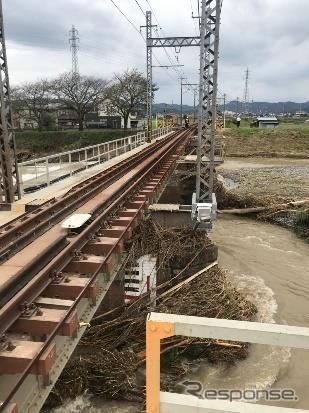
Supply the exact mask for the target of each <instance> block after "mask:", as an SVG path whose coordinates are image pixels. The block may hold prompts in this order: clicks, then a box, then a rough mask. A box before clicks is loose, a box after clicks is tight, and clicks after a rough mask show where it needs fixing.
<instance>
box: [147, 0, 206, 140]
mask: <svg viewBox="0 0 309 413" xmlns="http://www.w3.org/2000/svg"><path fill="white" fill-rule="evenodd" d="M203 1H204V0H203ZM143 27H146V50H147V125H148V132H147V133H148V135H147V140H148V141H151V136H152V133H151V128H152V124H151V120H152V99H153V96H152V68H153V66H152V48H154V47H161V48H162V47H163V48H167V47H172V48H177V49H180V48H182V47H190V46H199V45H200V38H199V37H152V28H153V27H157V26H155V25H153V24H152V13H151V11H146V26H141V28H143Z"/></svg>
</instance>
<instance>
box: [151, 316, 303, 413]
mask: <svg viewBox="0 0 309 413" xmlns="http://www.w3.org/2000/svg"><path fill="white" fill-rule="evenodd" d="M174 335H176V336H187V337H200V338H212V339H221V340H232V341H237V342H243V343H248V342H249V343H256V344H266V345H271V346H282V347H294V348H301V349H309V328H305V327H291V326H287V325H278V324H266V323H254V322H247V321H235V320H225V319H215V318H203V317H192V316H184V315H176V314H164V313H151V314H149V316H148V320H147V324H146V412H147V413H175V412H178V413H191V412H192V413H193V412H194V413H202V412H203V411H205V412H207V413H209V412H213V413H215V412H217V413H219V412H220V413H301V412H302V413H304V412H309V410H302V409H293V408H283V407H273V406H266V405H260V404H250V403H242V402H234V401H231V402H230V401H223V400H209V399H200V398H198V397H195V396H189V395H184V394H175V393H166V392H160V341H161V340H162V339H164V338H168V337H172V336H174Z"/></svg>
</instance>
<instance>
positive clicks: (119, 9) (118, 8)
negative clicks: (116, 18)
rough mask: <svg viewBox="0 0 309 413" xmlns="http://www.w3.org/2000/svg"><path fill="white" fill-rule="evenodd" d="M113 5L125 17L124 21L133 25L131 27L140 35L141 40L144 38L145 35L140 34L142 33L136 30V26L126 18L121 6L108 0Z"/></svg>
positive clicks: (112, 0)
mask: <svg viewBox="0 0 309 413" xmlns="http://www.w3.org/2000/svg"><path fill="white" fill-rule="evenodd" d="M110 1H111V2H112V3H113V5H114V6H115V7H116V9H117V10H118V11H119V13H121V14H122V15H123V17H124V18H125V19H126V21H127V22H128V23H129V24H130V25H131V26H132V27H133V29H134V30H135V31H136V32H137V33H138V34H139V35H140V36H142V38H143V40H144V41H146V40H145V37H144V36H143V35H142V33H141V32H140V31H139V30H138V28H137V27H136V26H135V24H134V23H133V22H132V21H131V20H130V19H129V18H128V16H127V15H126V14H125V13H124V12H123V11H122V10H121V8H120V7H119V6H118V5H117V4H116V3H115V2H114V0H110Z"/></svg>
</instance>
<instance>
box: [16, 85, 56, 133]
mask: <svg viewBox="0 0 309 413" xmlns="http://www.w3.org/2000/svg"><path fill="white" fill-rule="evenodd" d="M12 102H13V109H14V111H15V112H16V113H18V114H19V115H20V116H25V117H28V118H30V119H33V120H35V121H36V122H37V124H38V128H39V130H42V129H43V124H44V117H45V116H46V115H47V114H48V112H49V110H50V102H51V97H50V89H49V82H48V81H47V80H44V79H42V80H39V81H37V82H32V83H24V84H22V85H20V86H16V87H13V88H12Z"/></svg>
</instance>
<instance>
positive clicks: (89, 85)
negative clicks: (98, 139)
mask: <svg viewBox="0 0 309 413" xmlns="http://www.w3.org/2000/svg"><path fill="white" fill-rule="evenodd" d="M107 85H108V82H107V81H106V80H104V79H101V78H96V77H92V76H81V75H78V76H77V75H75V76H74V75H72V73H64V74H62V75H61V76H59V77H58V78H57V79H55V80H53V81H51V82H50V90H51V91H52V94H53V95H54V97H55V98H56V99H57V100H58V101H59V102H60V103H61V104H62V105H63V106H64V107H65V108H67V109H70V110H72V111H73V112H75V113H76V116H77V120H78V124H79V130H83V129H84V120H85V115H86V113H88V112H89V111H91V110H95V109H96V108H97V106H98V105H99V104H100V103H102V102H103V101H104V100H105V98H106V92H107Z"/></svg>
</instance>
